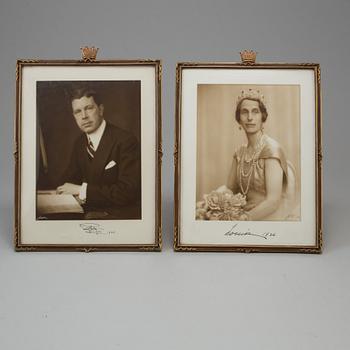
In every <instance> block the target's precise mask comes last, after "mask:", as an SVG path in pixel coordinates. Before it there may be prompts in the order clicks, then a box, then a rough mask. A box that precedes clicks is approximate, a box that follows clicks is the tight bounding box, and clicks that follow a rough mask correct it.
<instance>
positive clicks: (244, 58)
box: [239, 50, 258, 65]
mask: <svg viewBox="0 0 350 350" xmlns="http://www.w3.org/2000/svg"><path fill="white" fill-rule="evenodd" d="M239 54H240V55H241V63H242V64H245V65H253V64H255V63H256V56H257V54H258V53H257V52H256V51H253V50H243V51H241V52H240V53H239Z"/></svg>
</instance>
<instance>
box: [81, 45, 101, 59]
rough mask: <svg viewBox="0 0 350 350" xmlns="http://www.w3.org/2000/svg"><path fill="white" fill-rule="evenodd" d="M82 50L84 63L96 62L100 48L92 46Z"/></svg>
mask: <svg viewBox="0 0 350 350" xmlns="http://www.w3.org/2000/svg"><path fill="white" fill-rule="evenodd" d="M80 50H81V59H82V60H83V61H84V62H94V61H96V56H97V52H98V47H95V46H92V47H89V46H84V47H81V48H80Z"/></svg>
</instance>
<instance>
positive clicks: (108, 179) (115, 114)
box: [36, 81, 141, 220]
mask: <svg viewBox="0 0 350 350" xmlns="http://www.w3.org/2000/svg"><path fill="white" fill-rule="evenodd" d="M140 87H141V82H140V81H40V82H37V111H38V115H37V123H38V124H37V125H38V129H39V132H38V133H37V138H38V139H37V144H38V147H37V169H38V173H37V202H36V207H37V210H36V217H37V219H38V220H67V219H70V220H74V219H78V220H80V219H84V220H92V219H94V220H96V219H101V220H111V219H113V220H126V219H129V220H131V219H141V147H140V145H141V144H140V137H141V133H140V131H141V130H140V126H141V109H140V107H141V105H140V102H141V100H140V97H141V90H140ZM85 187H86V188H85ZM82 192H84V193H82Z"/></svg>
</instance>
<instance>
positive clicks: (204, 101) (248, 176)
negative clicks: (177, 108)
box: [196, 84, 300, 221]
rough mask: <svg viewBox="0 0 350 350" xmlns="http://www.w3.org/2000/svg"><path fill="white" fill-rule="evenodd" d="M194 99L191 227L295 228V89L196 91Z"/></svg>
mask: <svg viewBox="0 0 350 350" xmlns="http://www.w3.org/2000/svg"><path fill="white" fill-rule="evenodd" d="M197 96H198V115H197V167H196V171H197V176H196V177H197V181H196V189H197V195H196V202H197V203H196V205H197V209H196V219H197V220H227V221H236V220H245V219H246V215H248V214H247V213H249V220H251V221H260V220H276V221H285V220H300V101H299V99H300V86H298V85H220V84H199V85H198V90H197ZM213 165H214V166H213ZM277 202H278V203H277Z"/></svg>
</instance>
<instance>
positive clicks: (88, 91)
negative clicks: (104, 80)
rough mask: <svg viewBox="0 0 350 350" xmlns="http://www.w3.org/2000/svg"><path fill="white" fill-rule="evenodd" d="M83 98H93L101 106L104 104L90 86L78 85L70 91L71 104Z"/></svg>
mask: <svg viewBox="0 0 350 350" xmlns="http://www.w3.org/2000/svg"><path fill="white" fill-rule="evenodd" d="M82 97H93V99H94V101H95V103H96V104H97V105H98V106H99V105H100V104H102V100H101V98H100V96H99V95H98V93H97V92H96V91H95V90H94V89H92V88H91V87H90V86H89V85H76V86H73V87H72V88H71V89H70V91H69V99H70V102H72V101H73V100H77V99H80V98H82Z"/></svg>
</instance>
